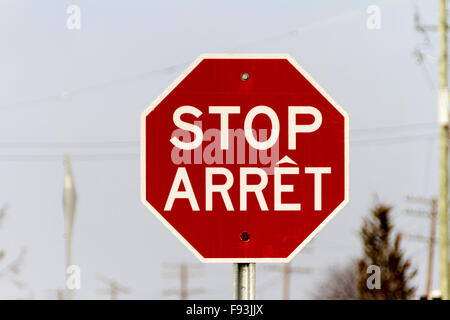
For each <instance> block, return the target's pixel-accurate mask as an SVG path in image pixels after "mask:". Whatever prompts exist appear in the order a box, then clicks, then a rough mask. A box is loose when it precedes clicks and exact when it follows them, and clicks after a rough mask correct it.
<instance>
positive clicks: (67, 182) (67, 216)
mask: <svg viewBox="0 0 450 320" xmlns="http://www.w3.org/2000/svg"><path fill="white" fill-rule="evenodd" d="M64 166H65V168H66V174H65V177H64V193H63V209H64V224H65V231H66V232H65V238H66V272H65V275H66V279H67V270H68V268H69V266H70V265H71V249H72V230H73V222H74V218H75V207H76V202H77V193H76V191H75V183H74V179H73V174H72V165H71V164H70V158H69V156H66V158H65V159H64ZM65 287H66V299H67V300H71V299H72V290H71V289H69V287H68V286H67V283H66V284H65Z"/></svg>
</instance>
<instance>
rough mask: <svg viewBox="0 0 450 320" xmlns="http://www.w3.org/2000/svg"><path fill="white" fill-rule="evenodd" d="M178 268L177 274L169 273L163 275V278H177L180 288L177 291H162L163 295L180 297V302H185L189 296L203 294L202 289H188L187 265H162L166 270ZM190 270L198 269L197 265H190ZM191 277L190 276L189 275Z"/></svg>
mask: <svg viewBox="0 0 450 320" xmlns="http://www.w3.org/2000/svg"><path fill="white" fill-rule="evenodd" d="M173 267H175V268H178V272H177V273H169V274H165V275H164V276H165V277H168V278H174V277H176V278H179V279H180V288H179V289H169V290H164V292H163V294H164V295H167V296H169V295H178V296H179V297H180V300H187V299H188V296H189V295H192V294H200V293H203V292H204V290H203V289H191V290H189V289H188V276H189V275H190V274H189V273H188V265H187V264H186V263H177V264H164V269H166V268H173ZM190 267H191V268H195V267H199V265H191V266H190ZM191 275H192V274H191Z"/></svg>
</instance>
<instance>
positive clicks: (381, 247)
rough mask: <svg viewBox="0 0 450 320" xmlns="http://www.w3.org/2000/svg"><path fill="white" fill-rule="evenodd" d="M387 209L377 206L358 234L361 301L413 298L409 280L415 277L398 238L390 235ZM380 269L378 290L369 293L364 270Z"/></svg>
mask: <svg viewBox="0 0 450 320" xmlns="http://www.w3.org/2000/svg"><path fill="white" fill-rule="evenodd" d="M390 213H391V207H388V206H385V205H382V204H377V205H375V207H374V208H373V209H372V211H371V215H370V216H369V217H368V218H365V219H364V223H363V226H362V229H361V231H360V235H361V240H362V242H363V248H364V254H363V257H362V258H361V259H360V260H359V262H358V273H359V278H358V292H359V299H363V300H403V299H410V298H412V297H413V295H414V293H415V291H416V288H415V287H413V286H412V285H411V280H412V279H413V278H414V276H415V275H416V272H417V271H416V270H412V267H411V261H410V260H409V259H407V258H405V257H404V253H403V251H402V250H401V248H400V243H401V235H400V234H399V233H397V234H394V231H393V224H392V221H391V217H390ZM371 265H374V266H378V267H379V268H380V271H381V273H380V276H381V278H380V288H379V289H377V288H373V289H370V288H369V286H368V281H370V279H369V278H370V276H371V274H370V273H367V270H368V267H369V266H371Z"/></svg>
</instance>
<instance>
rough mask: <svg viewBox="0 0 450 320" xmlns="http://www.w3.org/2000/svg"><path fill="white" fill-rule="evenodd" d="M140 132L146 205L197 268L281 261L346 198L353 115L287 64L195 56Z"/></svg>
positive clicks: (278, 58) (284, 60)
mask: <svg viewBox="0 0 450 320" xmlns="http://www.w3.org/2000/svg"><path fill="white" fill-rule="evenodd" d="M141 130H142V138H141V139H142V141H141V146H142V150H141V157H142V161H141V166H142V168H141V171H142V177H141V183H142V186H141V198H142V202H143V203H144V204H145V206H147V208H149V209H150V211H151V212H152V213H153V214H154V215H155V216H156V217H157V218H158V219H159V220H160V221H161V222H162V223H163V224H164V225H165V226H167V227H168V228H169V229H170V230H171V231H172V233H173V234H174V235H175V236H176V237H177V238H178V239H180V240H181V241H182V243H183V244H185V245H186V247H188V248H189V249H190V250H191V251H192V252H193V253H194V254H195V255H196V256H197V257H198V258H199V259H200V260H201V261H203V262H288V261H290V260H291V259H292V258H293V257H294V256H295V254H297V253H298V252H299V251H300V250H301V249H302V248H303V247H304V246H305V245H306V244H307V243H308V242H309V241H310V240H311V239H312V238H313V237H314V236H315V235H316V234H317V233H318V232H319V231H320V230H321V229H322V228H323V226H324V225H325V224H326V223H327V222H329V221H330V220H331V219H332V218H333V216H334V215H335V214H336V213H337V212H338V211H339V210H341V209H342V208H343V207H344V206H345V204H346V203H347V201H348V116H347V114H346V112H345V111H344V110H343V109H342V108H341V107H340V106H338V105H337V104H336V103H335V102H334V101H333V100H332V99H331V97H330V96H329V95H328V94H326V93H325V91H324V90H323V89H322V88H321V87H320V86H319V85H318V84H317V83H316V82H315V81H314V80H313V79H312V78H311V77H310V76H309V75H308V74H307V73H306V72H305V71H304V70H303V69H302V68H301V67H300V66H299V65H298V64H297V62H295V61H294V60H293V59H292V58H291V57H290V56H289V55H286V54H257V55H253V54H245V55H242V54H207V55H201V56H200V57H199V58H197V59H196V60H195V61H194V63H192V65H190V66H189V67H188V68H187V69H186V70H185V71H184V72H183V73H182V74H181V75H180V76H179V77H178V79H177V80H175V82H173V83H172V84H171V85H170V86H169V88H168V89H167V90H166V91H164V92H163V94H162V95H161V96H160V97H158V98H157V99H156V100H155V101H154V102H153V103H152V104H151V105H150V106H149V107H148V108H147V109H146V110H145V111H144V113H143V114H142V128H141Z"/></svg>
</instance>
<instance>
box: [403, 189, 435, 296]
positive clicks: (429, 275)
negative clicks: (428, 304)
mask: <svg viewBox="0 0 450 320" xmlns="http://www.w3.org/2000/svg"><path fill="white" fill-rule="evenodd" d="M407 199H408V200H412V201H415V202H421V203H425V204H429V205H430V212H427V211H421V210H407V211H406V213H408V214H413V215H419V216H425V217H428V218H429V219H430V236H429V237H422V236H417V235H406V238H407V239H410V240H419V241H425V242H427V243H428V270H427V283H426V290H427V300H431V299H432V287H431V286H432V280H433V261H434V245H435V244H436V218H437V213H438V212H437V209H438V202H437V199H427V198H418V197H408V198H407Z"/></svg>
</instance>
